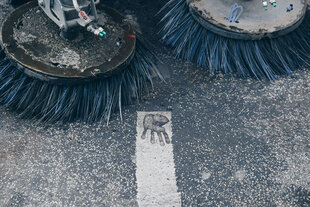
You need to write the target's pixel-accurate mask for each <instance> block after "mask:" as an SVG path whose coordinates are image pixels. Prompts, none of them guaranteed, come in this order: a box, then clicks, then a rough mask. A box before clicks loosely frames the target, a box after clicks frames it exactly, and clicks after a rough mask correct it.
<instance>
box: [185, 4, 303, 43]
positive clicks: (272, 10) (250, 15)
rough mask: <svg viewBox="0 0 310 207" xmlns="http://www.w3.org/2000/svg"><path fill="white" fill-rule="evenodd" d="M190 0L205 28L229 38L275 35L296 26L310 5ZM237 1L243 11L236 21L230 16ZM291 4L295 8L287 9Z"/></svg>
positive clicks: (194, 14)
mask: <svg viewBox="0 0 310 207" xmlns="http://www.w3.org/2000/svg"><path fill="white" fill-rule="evenodd" d="M275 2H276V4H275V5H272V4H271V3H270V1H269V0H266V3H267V7H265V8H266V9H265V8H264V6H263V2H262V0H187V3H188V5H189V8H190V12H191V14H192V15H193V17H194V18H195V19H196V20H197V21H198V22H199V23H200V24H201V25H202V26H203V27H205V28H206V29H208V30H210V31H212V32H214V33H216V34H218V35H221V36H224V37H228V38H234V39H243V40H255V39H262V38H264V37H269V38H276V37H279V36H282V35H285V34H287V33H289V32H291V31H293V30H294V29H296V28H297V27H298V26H299V25H300V23H301V22H302V20H303V17H304V15H305V12H306V9H307V2H306V0H276V1H275ZM235 3H237V4H238V5H240V6H242V7H243V12H242V13H241V15H240V17H239V18H238V20H237V21H236V22H230V21H229V19H228V17H229V14H230V12H231V9H232V8H231V7H232V6H233V5H234V4H235ZM290 6H292V10H290V9H288V8H289V7H290Z"/></svg>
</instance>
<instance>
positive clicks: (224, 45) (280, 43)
mask: <svg viewBox="0 0 310 207" xmlns="http://www.w3.org/2000/svg"><path fill="white" fill-rule="evenodd" d="M160 14H165V15H164V16H163V18H162V19H161V22H160V26H161V30H160V35H161V39H162V41H163V42H164V43H165V44H167V45H169V46H171V47H172V48H173V51H174V54H175V55H176V56H177V57H180V58H183V59H186V60H190V61H193V62H195V63H197V64H198V65H199V66H202V67H207V68H208V69H209V70H210V71H211V72H214V71H222V72H223V73H237V74H238V75H239V76H242V77H247V76H252V77H255V78H257V79H262V78H268V79H269V80H274V79H276V78H277V76H278V75H283V74H291V73H292V71H293V70H295V69H298V68H300V67H301V66H302V65H304V64H309V59H310V14H309V11H308V12H307V13H306V15H305V17H304V20H303V23H302V24H301V25H300V26H299V28H297V29H296V30H294V31H293V32H291V33H288V34H287V35H285V36H281V37H278V38H273V39H270V38H265V39H261V40H253V41H251V40H237V39H230V38H225V37H222V36H219V35H217V34H215V33H213V32H211V31H208V30H207V29H205V28H204V27H203V26H201V25H200V24H199V23H198V22H196V21H195V19H194V18H193V17H192V15H191V14H190V11H189V8H188V5H187V3H186V0H170V1H169V2H168V3H167V4H166V5H165V6H164V8H163V9H162V10H161V11H160Z"/></svg>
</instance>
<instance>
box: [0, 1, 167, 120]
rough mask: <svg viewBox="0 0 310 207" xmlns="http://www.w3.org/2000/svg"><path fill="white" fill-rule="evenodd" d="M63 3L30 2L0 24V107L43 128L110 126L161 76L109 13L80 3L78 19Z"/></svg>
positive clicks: (128, 28)
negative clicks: (58, 124) (71, 124)
mask: <svg viewBox="0 0 310 207" xmlns="http://www.w3.org/2000/svg"><path fill="white" fill-rule="evenodd" d="M74 1H76V0H73V3H74ZM47 2H49V1H47ZM55 2H56V1H55ZM57 2H59V1H57ZM62 2H63V3H65V4H64V7H58V10H57V9H55V10H53V9H51V8H48V7H47V6H49V5H44V3H45V2H44V1H41V2H40V1H39V4H40V3H41V4H40V6H41V7H44V8H43V10H42V9H41V8H40V7H39V6H38V3H37V2H29V3H27V4H24V5H22V6H21V7H19V8H17V9H15V10H14V11H13V12H12V13H11V14H10V15H9V16H8V17H7V18H6V20H5V21H4V22H3V25H2V28H1V35H0V40H1V46H2V49H1V51H0V103H2V104H4V105H5V106H6V107H8V108H11V109H14V110H15V111H17V112H19V113H20V114H21V116H22V117H24V118H34V119H35V120H38V121H41V122H47V123H54V122H57V121H61V122H68V121H74V120H83V121H86V122H93V121H96V120H104V121H107V122H108V121H109V118H110V116H111V114H112V112H114V111H117V110H118V111H120V112H121V110H122V106H123V105H127V104H131V103H132V102H133V101H135V100H137V99H139V98H140V97H141V96H142V94H143V92H145V91H146V90H147V88H148V86H150V85H152V77H155V76H159V77H161V76H160V74H159V72H158V71H157V69H156V66H155V65H154V63H153V61H152V59H153V58H154V57H153V55H152V53H151V52H149V51H148V49H147V48H146V47H145V46H144V44H142V43H141V41H140V40H139V39H137V38H136V35H135V32H134V30H133V28H132V26H131V25H130V24H128V23H127V22H126V20H125V19H124V18H123V16H122V15H120V14H119V13H118V12H117V11H115V10H114V9H112V8H109V7H106V6H103V5H101V4H100V5H97V10H93V9H94V7H93V6H94V4H87V3H89V2H91V1H88V0H79V1H78V3H79V4H80V5H82V4H83V2H84V3H85V4H84V6H83V5H82V6H78V9H80V11H79V13H78V12H75V11H74V10H70V8H71V9H72V7H70V3H71V6H72V5H73V4H72V0H71V2H70V0H63V1H62ZM93 3H94V2H93ZM74 6H76V5H74ZM54 8H56V7H54ZM59 8H64V10H59ZM45 10H46V11H45ZM49 11H52V12H49ZM57 12H58V13H57ZM66 12H68V13H66ZM58 14H59V15H58ZM50 15H54V18H51V17H50ZM70 15H71V16H70ZM56 17H57V18H56ZM63 17H65V18H64V19H62V18H63ZM51 19H52V20H53V21H51ZM83 19H84V20H87V21H84V20H83ZM62 20H65V21H62ZM55 23H56V24H55ZM81 25H82V26H81ZM83 25H85V27H83ZM58 26H59V27H58ZM59 28H60V29H61V35H59V31H60V30H59ZM84 28H85V29H84ZM86 28H87V29H86Z"/></svg>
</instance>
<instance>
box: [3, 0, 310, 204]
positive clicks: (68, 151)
mask: <svg viewBox="0 0 310 207" xmlns="http://www.w3.org/2000/svg"><path fill="white" fill-rule="evenodd" d="M5 1H6V0H2V1H1V2H0V18H1V19H0V21H3V17H4V16H6V15H7V13H8V12H9V11H10V10H11V8H10V7H9V6H8V4H7V3H6V2H5ZM121 2H122V3H120V1H113V2H112V1H105V3H107V4H109V5H111V6H113V7H115V8H116V9H119V10H120V11H122V12H123V13H125V14H127V15H129V16H128V17H129V18H131V19H133V20H135V19H137V21H138V23H139V27H140V30H141V31H142V32H143V34H144V36H145V37H146V38H147V39H148V40H149V41H150V42H152V43H154V44H155V47H156V51H155V52H156V53H157V54H158V56H159V58H160V60H161V61H162V62H161V63H159V67H160V70H161V71H162V72H163V74H164V76H165V78H166V81H167V83H163V82H161V81H160V80H156V81H155V85H154V89H153V90H152V91H151V92H150V93H149V94H148V95H146V96H145V97H144V98H143V100H142V101H140V102H139V103H136V104H135V105H132V106H128V107H125V108H124V111H123V118H124V120H123V122H121V120H120V117H119V116H118V115H117V114H114V115H113V117H112V120H111V122H110V124H109V126H106V125H105V123H94V124H86V123H80V122H76V123H71V124H66V125H51V126H36V125H34V124H33V121H31V120H21V119H19V118H18V116H17V115H16V114H14V112H12V111H8V110H7V109H5V108H4V107H1V108H0V206H18V207H24V206H128V207H130V206H137V201H136V195H137V185H136V178H135V168H136V164H135V140H136V119H137V111H171V112H172V130H173V136H174V138H173V147H174V159H175V166H176V176H177V185H178V189H179V191H180V192H181V197H182V206H193V207H196V206H197V207H198V206H199V207H200V206H238V207H239V206H258V207H278V206H281V207H282V206H284V207H304V206H305V207H308V206H310V138H309V135H310V95H309V94H310V70H309V68H306V67H305V68H301V69H299V70H298V71H296V72H294V73H293V74H292V75H291V76H288V77H287V76H282V77H279V79H278V80H276V81H273V82H270V81H266V80H262V81H257V80H254V79H251V78H249V79H240V78H238V77H235V76H233V75H222V74H209V73H208V72H207V71H206V70H205V69H202V68H198V67H197V66H195V65H194V64H192V63H189V62H184V61H182V60H180V59H176V58H174V57H173V56H172V55H171V52H170V51H169V49H168V48H166V47H165V46H163V45H161V44H160V43H158V42H157V38H158V36H156V32H155V31H156V22H157V20H158V17H154V14H155V13H156V12H157V11H158V10H159V8H160V7H161V6H162V5H163V2H164V1H157V2H154V1H148V0H147V1H146V0H144V1H142V0H140V1H138V0H132V1H121Z"/></svg>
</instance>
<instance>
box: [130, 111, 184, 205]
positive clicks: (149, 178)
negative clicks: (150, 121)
mask: <svg viewBox="0 0 310 207" xmlns="http://www.w3.org/2000/svg"><path fill="white" fill-rule="evenodd" d="M148 114H154V115H155V114H159V115H162V116H164V117H166V118H168V120H169V122H168V123H166V124H164V125H162V127H164V128H165V131H166V133H167V134H168V136H169V139H170V140H171V138H172V127H171V112H138V120H137V141H136V164H137V170H136V178H137V186H138V195H137V199H138V204H139V207H157V206H160V207H180V206H181V196H180V193H179V192H178V188H177V182H176V175H175V165H174V157H173V146H172V144H171V143H170V144H167V143H166V142H165V137H164V136H162V137H163V140H164V143H165V145H164V146H162V145H161V144H160V142H159V137H158V135H157V133H156V132H155V143H154V144H152V143H151V132H150V130H148V131H147V133H146V134H145V139H142V138H141V136H142V134H143V131H144V125H143V120H144V117H145V116H146V115H148Z"/></svg>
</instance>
